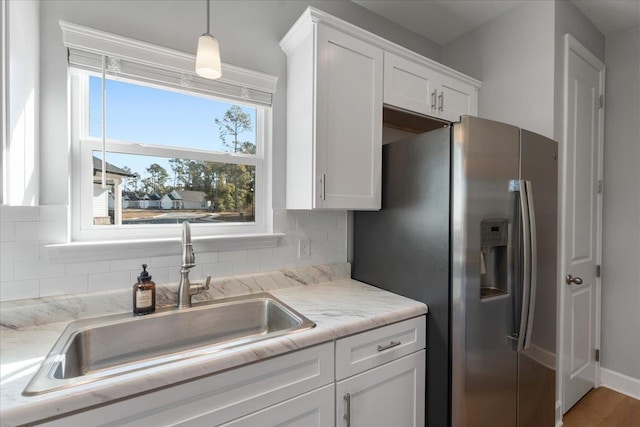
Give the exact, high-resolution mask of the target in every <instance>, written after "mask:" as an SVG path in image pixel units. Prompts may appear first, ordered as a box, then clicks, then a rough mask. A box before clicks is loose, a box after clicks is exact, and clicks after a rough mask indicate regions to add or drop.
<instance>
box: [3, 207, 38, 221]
mask: <svg viewBox="0 0 640 427" xmlns="http://www.w3.org/2000/svg"><path fill="white" fill-rule="evenodd" d="M39 217H40V208H39V207H37V206H6V205H2V206H0V221H1V222H12V221H38V219H39Z"/></svg>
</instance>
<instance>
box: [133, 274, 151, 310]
mask: <svg viewBox="0 0 640 427" xmlns="http://www.w3.org/2000/svg"><path fill="white" fill-rule="evenodd" d="M154 311H156V284H155V283H153V282H152V281H151V276H150V275H149V272H148V271H147V264H142V271H141V272H140V275H139V276H138V282H137V283H135V284H134V285H133V314H134V315H135V316H142V315H145V314H151V313H153V312H154Z"/></svg>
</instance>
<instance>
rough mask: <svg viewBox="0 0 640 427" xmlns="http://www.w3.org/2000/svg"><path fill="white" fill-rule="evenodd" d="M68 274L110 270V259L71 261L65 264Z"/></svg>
mask: <svg viewBox="0 0 640 427" xmlns="http://www.w3.org/2000/svg"><path fill="white" fill-rule="evenodd" d="M65 267H66V274H67V275H69V276H73V275H78V274H90V273H107V272H109V271H111V261H93V262H72V263H67V264H65Z"/></svg>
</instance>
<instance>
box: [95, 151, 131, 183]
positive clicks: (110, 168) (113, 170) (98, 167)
mask: <svg viewBox="0 0 640 427" xmlns="http://www.w3.org/2000/svg"><path fill="white" fill-rule="evenodd" d="M106 166H107V173H109V174H112V175H119V176H124V177H127V178H131V177H134V176H135V175H134V174H132V173H129V172H127V171H126V170H124V169H121V168H119V167H117V166H114V165H112V164H111V163H109V162H106ZM101 172H102V160H100V159H99V158H97V157H95V156H93V175H96V174H98V173H101Z"/></svg>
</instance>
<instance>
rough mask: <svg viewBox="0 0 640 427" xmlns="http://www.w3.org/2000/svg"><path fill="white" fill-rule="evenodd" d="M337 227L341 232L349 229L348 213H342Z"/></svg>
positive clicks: (338, 218)
mask: <svg viewBox="0 0 640 427" xmlns="http://www.w3.org/2000/svg"><path fill="white" fill-rule="evenodd" d="M336 227H338V228H339V229H340V230H346V228H347V213H346V212H342V215H339V216H338V217H337V219H336Z"/></svg>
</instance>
